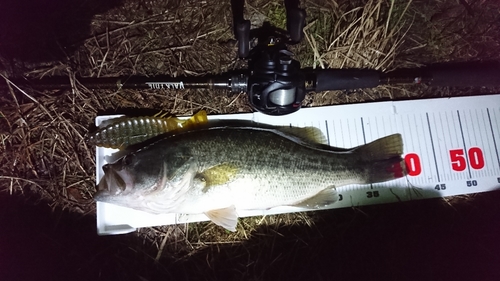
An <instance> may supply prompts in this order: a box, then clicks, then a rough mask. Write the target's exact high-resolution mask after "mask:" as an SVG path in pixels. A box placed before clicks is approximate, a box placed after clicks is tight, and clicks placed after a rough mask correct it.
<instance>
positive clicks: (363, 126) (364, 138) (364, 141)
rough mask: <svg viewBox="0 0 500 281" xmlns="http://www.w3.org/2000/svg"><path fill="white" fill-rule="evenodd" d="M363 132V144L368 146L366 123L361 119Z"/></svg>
mask: <svg viewBox="0 0 500 281" xmlns="http://www.w3.org/2000/svg"><path fill="white" fill-rule="evenodd" d="M361 130H362V131H363V143H364V144H366V134H365V123H364V121H363V117H361Z"/></svg>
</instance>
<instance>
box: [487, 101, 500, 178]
mask: <svg viewBox="0 0 500 281" xmlns="http://www.w3.org/2000/svg"><path fill="white" fill-rule="evenodd" d="M486 112H487V113H488V121H489V123H490V129H491V137H492V138H493V144H494V146H495V153H496V155H497V163H498V168H500V156H499V155H498V146H497V141H496V139H495V132H494V131H493V124H492V123H491V116H490V109H489V108H486ZM497 120H498V119H497Z"/></svg>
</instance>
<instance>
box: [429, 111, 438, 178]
mask: <svg viewBox="0 0 500 281" xmlns="http://www.w3.org/2000/svg"><path fill="white" fill-rule="evenodd" d="M425 116H426V117H427V126H428V129H429V137H430V140H431V148H432V155H433V156H434V167H436V174H437V180H438V182H441V179H440V177H439V169H438V164H437V159H436V151H435V149H434V141H433V139H432V131H431V123H430V122H429V113H427V112H426V113H425Z"/></svg>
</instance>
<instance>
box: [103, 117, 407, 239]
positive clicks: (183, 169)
mask: <svg viewBox="0 0 500 281" xmlns="http://www.w3.org/2000/svg"><path fill="white" fill-rule="evenodd" d="M316 131H317V130H316ZM311 132H314V130H311V129H308V128H302V129H301V128H298V129H294V128H289V127H288V128H285V127H270V126H264V127H263V126H257V125H255V126H240V127H233V126H230V127H227V126H212V127H204V128H199V129H196V130H191V131H186V132H180V133H177V134H172V135H168V136H164V137H162V138H160V139H159V140H157V141H155V142H153V143H152V144H150V145H148V146H146V147H144V148H141V149H139V150H137V151H135V152H132V153H129V154H128V155H126V156H124V157H122V158H120V159H118V160H117V161H116V162H114V163H111V164H106V165H104V166H103V170H104V173H105V174H104V176H103V178H102V179H101V181H100V182H99V185H98V189H99V191H98V193H97V194H96V195H95V197H94V198H95V200H97V201H102V202H108V203H112V204H117V205H121V206H125V207H129V208H133V209H137V210H141V211H145V212H148V213H153V214H163V213H181V214H201V213H204V214H206V215H207V217H208V218H210V219H211V220H212V221H213V222H214V223H216V224H217V225H220V226H222V227H224V228H226V229H228V230H231V231H235V230H236V225H237V220H238V215H237V210H256V209H270V208H273V207H278V206H297V207H303V208H307V209H318V208H322V207H325V206H328V205H330V204H332V203H334V202H335V201H337V200H338V194H337V188H339V187H341V186H344V185H348V184H364V183H375V182H383V181H388V180H392V179H396V178H400V177H403V176H404V175H405V166H404V161H403V160H402V158H401V154H402V153H403V143H402V139H401V135H399V134H394V135H390V136H387V137H384V138H381V139H378V140H375V141H373V142H371V143H368V144H366V145H363V146H359V147H355V148H352V149H338V148H334V147H330V146H327V145H324V144H320V143H318V142H315V141H314V139H315V138H316V137H308V135H309V134H310V133H311Z"/></svg>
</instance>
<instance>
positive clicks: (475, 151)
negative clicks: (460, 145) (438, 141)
mask: <svg viewBox="0 0 500 281" xmlns="http://www.w3.org/2000/svg"><path fill="white" fill-rule="evenodd" d="M467 153H468V156H469V162H470V166H471V167H472V168H473V169H476V170H479V169H482V168H484V156H483V151H482V150H481V148H479V147H471V148H470V149H469V151H468V152H467ZM464 155H465V153H464V150H463V149H453V150H450V160H451V168H452V169H453V170H454V171H457V172H461V171H464V170H465V168H466V166H467V162H466V160H465V156H464Z"/></svg>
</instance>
